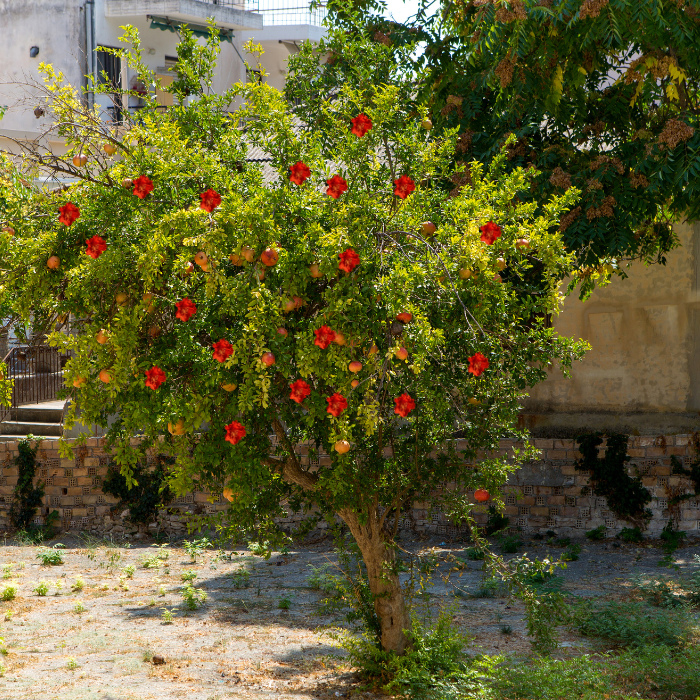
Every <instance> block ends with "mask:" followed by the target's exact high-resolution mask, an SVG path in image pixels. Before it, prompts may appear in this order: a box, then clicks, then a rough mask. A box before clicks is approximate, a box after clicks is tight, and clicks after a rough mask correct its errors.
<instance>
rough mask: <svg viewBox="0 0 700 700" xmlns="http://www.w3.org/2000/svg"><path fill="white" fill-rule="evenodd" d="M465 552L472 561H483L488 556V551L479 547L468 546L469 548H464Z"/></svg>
mask: <svg viewBox="0 0 700 700" xmlns="http://www.w3.org/2000/svg"><path fill="white" fill-rule="evenodd" d="M464 554H465V555H466V557H467V559H470V560H471V561H482V560H483V559H484V558H485V557H486V552H484V550H483V549H480V548H479V547H467V549H465V550H464Z"/></svg>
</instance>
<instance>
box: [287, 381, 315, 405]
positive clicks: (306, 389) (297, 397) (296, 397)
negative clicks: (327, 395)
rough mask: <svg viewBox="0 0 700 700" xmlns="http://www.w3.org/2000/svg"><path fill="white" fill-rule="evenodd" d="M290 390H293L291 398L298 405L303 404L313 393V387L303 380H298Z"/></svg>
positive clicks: (290, 386)
mask: <svg viewBox="0 0 700 700" xmlns="http://www.w3.org/2000/svg"><path fill="white" fill-rule="evenodd" d="M289 388H290V389H291V390H292V392H291V394H289V398H290V399H291V400H292V401H296V402H297V403H301V402H302V401H303V400H304V399H305V398H306V397H307V396H308V395H309V394H310V393H311V387H310V386H309V385H308V384H307V383H306V382H305V381H304V380H303V379H297V380H296V381H295V382H294V384H290V385H289Z"/></svg>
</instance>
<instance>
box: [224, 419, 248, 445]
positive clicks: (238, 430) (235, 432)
mask: <svg viewBox="0 0 700 700" xmlns="http://www.w3.org/2000/svg"><path fill="white" fill-rule="evenodd" d="M246 434H247V433H246V429H245V427H244V426H242V425H241V424H240V423H239V422H238V421H237V420H235V421H233V423H229V424H228V425H227V426H226V437H225V438H224V440H226V442H230V443H231V444H232V445H237V444H238V443H239V442H240V441H241V440H242V439H243V438H244V437H245V436H246Z"/></svg>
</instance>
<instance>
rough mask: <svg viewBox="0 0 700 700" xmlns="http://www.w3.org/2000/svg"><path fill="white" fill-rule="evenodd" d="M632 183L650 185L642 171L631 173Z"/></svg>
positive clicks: (634, 184)
mask: <svg viewBox="0 0 700 700" xmlns="http://www.w3.org/2000/svg"><path fill="white" fill-rule="evenodd" d="M630 184H631V185H632V187H649V180H647V179H646V178H645V177H644V175H642V174H641V173H631V174H630Z"/></svg>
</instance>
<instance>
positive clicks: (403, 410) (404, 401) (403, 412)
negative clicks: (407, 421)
mask: <svg viewBox="0 0 700 700" xmlns="http://www.w3.org/2000/svg"><path fill="white" fill-rule="evenodd" d="M394 407H395V408H394V413H397V414H398V415H400V416H401V417H402V418H405V417H406V416H407V415H408V414H409V413H410V412H411V411H412V410H413V409H414V408H415V407H416V402H415V401H414V400H413V399H412V398H411V395H410V394H406V393H403V394H401V396H397V397H396V398H395V399H394Z"/></svg>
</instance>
